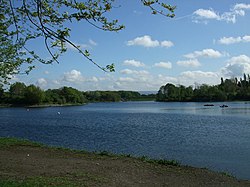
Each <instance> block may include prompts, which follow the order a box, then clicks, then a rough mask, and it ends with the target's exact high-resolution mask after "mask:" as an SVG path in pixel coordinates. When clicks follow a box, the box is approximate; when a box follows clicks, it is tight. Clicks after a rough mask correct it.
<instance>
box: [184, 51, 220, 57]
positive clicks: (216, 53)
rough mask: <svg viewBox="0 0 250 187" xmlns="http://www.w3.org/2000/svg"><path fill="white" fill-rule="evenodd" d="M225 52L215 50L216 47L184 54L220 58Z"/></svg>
mask: <svg viewBox="0 0 250 187" xmlns="http://www.w3.org/2000/svg"><path fill="white" fill-rule="evenodd" d="M222 56H223V54H222V53H220V52H219V51H215V50H214V49H203V50H202V51H194V52H193V53H189V54H186V55H184V57H186V58H199V57H209V58H219V57H222Z"/></svg>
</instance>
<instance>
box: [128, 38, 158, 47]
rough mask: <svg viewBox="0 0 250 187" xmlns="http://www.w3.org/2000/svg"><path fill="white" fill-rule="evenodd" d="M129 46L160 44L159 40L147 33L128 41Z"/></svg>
mask: <svg viewBox="0 0 250 187" xmlns="http://www.w3.org/2000/svg"><path fill="white" fill-rule="evenodd" d="M127 45H128V46H132V45H139V46H143V47H158V46H159V45H160V43H159V41H158V40H152V39H151V36H148V35H145V36H142V37H137V38H135V39H133V40H130V41H128V42H127Z"/></svg>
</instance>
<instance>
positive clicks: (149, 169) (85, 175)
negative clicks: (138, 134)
mask: <svg viewBox="0 0 250 187" xmlns="http://www.w3.org/2000/svg"><path fill="white" fill-rule="evenodd" d="M0 186H32V187H33V186H250V183H249V182H248V181H238V180H237V179H235V178H234V177H231V176H227V175H225V174H222V173H216V172H212V171H209V170H207V169H198V168H193V167H188V166H181V165H180V164H179V163H178V162H176V161H174V160H170V161H168V160H154V159H149V158H147V157H140V158H134V157H131V156H130V155H115V154H111V153H108V152H105V151H104V152H100V153H91V152H86V151H78V150H70V149H64V148H58V147H48V146H46V145H43V144H40V143H35V142H30V141H28V140H19V139H13V138H0Z"/></svg>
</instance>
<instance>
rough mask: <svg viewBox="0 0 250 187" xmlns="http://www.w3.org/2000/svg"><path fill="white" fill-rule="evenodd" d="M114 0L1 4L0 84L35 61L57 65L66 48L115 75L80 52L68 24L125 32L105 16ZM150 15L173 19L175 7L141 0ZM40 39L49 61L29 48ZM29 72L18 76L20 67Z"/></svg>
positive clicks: (156, 0) (5, 0)
mask: <svg viewBox="0 0 250 187" xmlns="http://www.w3.org/2000/svg"><path fill="white" fill-rule="evenodd" d="M114 2H115V0H88V1H77V0H51V1H50V0H35V1H33V0H20V1H18V0H0V38H1V39H0V42H1V43H0V46H1V47H0V62H1V63H0V81H2V82H4V83H6V82H8V79H9V78H10V75H13V74H17V73H29V72H30V71H31V70H32V69H33V68H35V66H34V61H39V62H41V63H43V64H51V63H52V62H59V61H58V57H59V56H60V55H61V54H63V53H65V52H66V51H67V45H66V44H68V45H70V46H72V47H74V48H75V49H76V50H78V52H80V53H81V54H82V55H83V56H84V57H85V58H86V59H87V60H88V61H90V62H91V63H93V64H95V65H96V66H97V67H99V68H100V69H102V70H104V71H114V65H113V64H111V65H107V66H106V67H102V66H100V65H99V64H97V63H96V62H95V61H94V60H93V59H92V58H91V57H90V53H89V51H88V50H82V49H81V48H80V47H79V46H77V45H76V44H74V43H73V42H72V41H71V40H70V35H71V28H70V27H68V25H69V23H70V22H75V21H76V22H80V21H86V22H87V23H89V24H90V25H93V27H95V28H97V29H100V30H104V31H112V32H117V31H120V30H122V29H123V28H124V26H123V25H120V24H118V20H117V19H113V20H112V19H111V20H110V19H109V18H110V16H109V15H108V14H107V13H108V12H110V11H111V10H112V8H113V5H114ZM141 3H142V4H143V5H144V6H147V7H149V8H150V9H151V10H152V13H153V14H162V15H165V16H167V17H174V13H173V12H174V10H175V7H174V6H171V5H168V4H166V3H163V2H162V0H141ZM37 39H42V40H43V43H44V46H45V48H46V50H47V51H48V54H49V55H50V56H51V59H49V60H47V59H43V58H41V57H40V55H39V54H38V52H37V51H34V50H32V49H30V48H29V47H28V45H27V44H28V43H30V42H32V41H33V40H36V41H40V40H37ZM22 64H27V65H28V68H27V70H25V71H24V72H20V66H21V65H22Z"/></svg>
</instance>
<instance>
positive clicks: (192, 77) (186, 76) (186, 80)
mask: <svg viewBox="0 0 250 187" xmlns="http://www.w3.org/2000/svg"><path fill="white" fill-rule="evenodd" d="M179 81H180V83H181V84H183V85H186V86H188V85H193V84H197V83H198V84H210V85H215V84H218V83H219V81H220V75H219V74H218V73H216V72H204V71H185V72H182V73H181V75H180V78H179Z"/></svg>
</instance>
